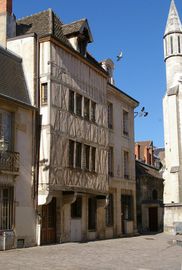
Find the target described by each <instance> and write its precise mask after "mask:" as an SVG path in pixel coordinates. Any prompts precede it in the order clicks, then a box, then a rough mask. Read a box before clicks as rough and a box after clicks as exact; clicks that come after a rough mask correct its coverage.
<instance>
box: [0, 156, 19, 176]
mask: <svg viewBox="0 0 182 270" xmlns="http://www.w3.org/2000/svg"><path fill="white" fill-rule="evenodd" d="M19 164H20V154H19V153H17V152H10V151H0V171H5V172H12V173H19Z"/></svg>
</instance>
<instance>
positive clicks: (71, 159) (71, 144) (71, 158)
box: [69, 140, 75, 167]
mask: <svg viewBox="0 0 182 270" xmlns="http://www.w3.org/2000/svg"><path fill="white" fill-rule="evenodd" d="M74 146H75V142H74V141H71V140H70V141H69V166H70V167H74Z"/></svg>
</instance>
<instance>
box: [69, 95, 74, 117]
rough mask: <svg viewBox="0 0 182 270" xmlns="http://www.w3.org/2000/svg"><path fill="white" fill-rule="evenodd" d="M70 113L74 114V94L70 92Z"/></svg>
mask: <svg viewBox="0 0 182 270" xmlns="http://www.w3.org/2000/svg"><path fill="white" fill-rule="evenodd" d="M69 112H71V113H74V92H73V91H72V90H70V91H69Z"/></svg>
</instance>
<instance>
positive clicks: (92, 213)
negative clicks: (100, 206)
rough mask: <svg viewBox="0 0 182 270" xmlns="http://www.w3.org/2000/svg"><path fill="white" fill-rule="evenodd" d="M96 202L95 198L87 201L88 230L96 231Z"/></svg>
mask: <svg viewBox="0 0 182 270" xmlns="http://www.w3.org/2000/svg"><path fill="white" fill-rule="evenodd" d="M96 213H97V200H96V198H89V199H88V229H89V230H96V217H97V214H96Z"/></svg>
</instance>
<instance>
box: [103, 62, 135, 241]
mask: <svg viewBox="0 0 182 270" xmlns="http://www.w3.org/2000/svg"><path fill="white" fill-rule="evenodd" d="M102 65H103V67H106V69H107V70H108V71H109V72H108V73H109V83H108V86H107V102H108V128H109V155H108V174H109V193H110V200H111V202H112V205H113V209H114V212H113V220H112V225H113V226H109V225H111V221H109V222H108V224H107V223H106V235H107V236H108V235H110V236H112V237H113V236H114V237H116V236H121V235H124V234H128V235H129V234H134V233H136V231H137V228H136V180H135V155H134V109H135V108H136V107H137V106H138V101H136V100H135V99H133V98H132V97H130V96H128V95H127V94H126V93H124V92H122V91H121V90H120V89H118V88H117V87H116V86H114V80H113V71H114V64H113V62H112V60H110V59H108V60H106V61H104V62H102ZM111 195H112V196H111ZM110 208H111V205H110V204H109V206H108V209H107V210H106V212H108V210H109V209H110ZM110 212H111V210H110ZM106 216H107V215H106ZM106 221H107V219H106ZM107 225H108V226H107Z"/></svg>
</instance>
